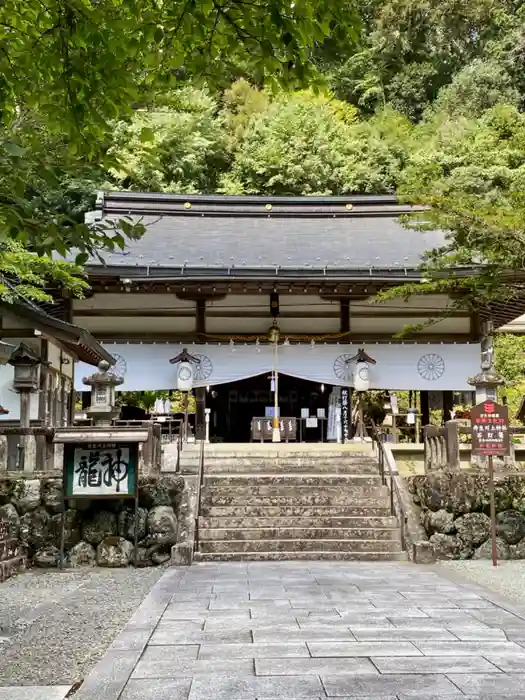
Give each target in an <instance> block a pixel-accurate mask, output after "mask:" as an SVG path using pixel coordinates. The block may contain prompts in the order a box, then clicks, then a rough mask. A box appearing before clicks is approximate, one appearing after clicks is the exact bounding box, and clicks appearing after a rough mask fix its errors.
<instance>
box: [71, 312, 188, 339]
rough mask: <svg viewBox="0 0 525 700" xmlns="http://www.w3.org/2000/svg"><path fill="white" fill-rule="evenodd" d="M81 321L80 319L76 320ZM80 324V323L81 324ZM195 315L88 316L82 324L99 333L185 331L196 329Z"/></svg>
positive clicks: (95, 333)
mask: <svg viewBox="0 0 525 700" xmlns="http://www.w3.org/2000/svg"><path fill="white" fill-rule="evenodd" d="M76 322H77V323H79V320H78V319H77V321H76ZM79 325H80V324H79ZM195 325H196V321H195V317H193V316H174V317H166V316H159V317H157V316H149V317H148V316H141V317H140V318H135V317H133V316H127V317H126V316H121V317H118V318H115V317H110V316H89V317H88V316H86V317H85V318H82V326H83V327H84V328H86V329H87V330H88V331H90V332H91V333H93V335H95V336H96V335H97V333H112V332H114V333H130V334H131V335H133V334H137V333H141V334H143V335H146V334H147V333H184V332H186V331H188V332H193V331H195Z"/></svg>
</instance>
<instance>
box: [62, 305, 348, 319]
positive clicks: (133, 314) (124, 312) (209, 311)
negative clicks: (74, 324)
mask: <svg viewBox="0 0 525 700" xmlns="http://www.w3.org/2000/svg"><path fill="white" fill-rule="evenodd" d="M198 303H200V302H197V304H198ZM203 303H205V302H204V301H203ZM197 313H198V307H197V309H196V310H193V309H85V310H84V309H79V310H78V311H75V313H74V318H76V319H81V318H104V317H106V318H110V317H111V318H152V317H155V318H177V317H180V318H182V317H184V318H193V317H194V316H196V314H197ZM205 314H206V317H207V318H267V319H268V322H269V323H270V322H271V317H270V315H269V313H268V309H267V308H260V309H253V308H250V307H249V306H248V307H246V308H245V309H243V308H242V307H238V308H229V307H227V306H225V307H223V308H218V309H215V308H210V307H207V308H206V309H205ZM339 315H340V312H339V310H338V309H337V308H334V309H328V308H326V307H322V308H319V309H316V310H315V311H295V310H293V311H286V310H285V311H281V313H280V314H279V318H339ZM197 318H198V316H197Z"/></svg>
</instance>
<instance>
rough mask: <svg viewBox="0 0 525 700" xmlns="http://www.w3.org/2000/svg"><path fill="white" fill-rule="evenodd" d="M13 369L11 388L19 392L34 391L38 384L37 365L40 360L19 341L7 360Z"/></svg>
mask: <svg viewBox="0 0 525 700" xmlns="http://www.w3.org/2000/svg"><path fill="white" fill-rule="evenodd" d="M8 362H9V364H10V365H12V366H13V367H14V369H15V376H14V379H13V388H14V389H15V390H16V391H18V392H19V393H22V392H31V391H36V390H37V389H38V385H39V367H40V365H41V364H42V360H41V359H40V357H38V355H37V354H36V353H35V352H34V351H33V350H32V349H31V348H30V347H28V346H27V345H26V344H25V343H20V345H18V347H16V348H15V349H14V351H13V352H12V353H11V357H10V358H9V360H8Z"/></svg>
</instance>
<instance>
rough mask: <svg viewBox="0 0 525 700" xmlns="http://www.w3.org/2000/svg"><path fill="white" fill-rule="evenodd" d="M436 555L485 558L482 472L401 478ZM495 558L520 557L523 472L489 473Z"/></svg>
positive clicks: (486, 504) (524, 541) (524, 532)
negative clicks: (492, 478)
mask: <svg viewBox="0 0 525 700" xmlns="http://www.w3.org/2000/svg"><path fill="white" fill-rule="evenodd" d="M407 481H408V487H409V490H410V492H411V493H412V496H413V499H414V503H415V504H416V505H417V506H418V507H419V508H420V519H421V523H422V525H423V527H424V528H425V530H426V532H427V534H428V536H429V538H430V542H431V543H432V546H433V548H434V552H435V555H436V557H437V558H438V559H489V558H490V556H491V541H490V518H489V513H490V497H489V489H488V475H487V474H486V473H480V472H466V471H462V472H458V471H446V470H444V471H436V472H432V473H430V474H427V475H417V476H411V477H408V478H407ZM495 504H496V514H497V516H496V522H497V535H498V538H497V544H498V557H499V558H500V559H525V474H516V473H497V474H496V475H495Z"/></svg>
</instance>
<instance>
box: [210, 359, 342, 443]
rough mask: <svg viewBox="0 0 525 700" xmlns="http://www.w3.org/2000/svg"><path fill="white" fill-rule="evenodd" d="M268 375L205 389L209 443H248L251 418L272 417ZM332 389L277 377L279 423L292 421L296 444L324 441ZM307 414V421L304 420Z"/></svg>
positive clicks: (315, 383)
mask: <svg viewBox="0 0 525 700" xmlns="http://www.w3.org/2000/svg"><path fill="white" fill-rule="evenodd" d="M272 388H273V384H272V377H271V373H264V374H260V375H258V376H256V377H250V378H249V379H242V380H240V381H236V382H230V383H228V384H219V385H216V386H213V387H209V388H208V389H207V394H206V407H207V408H209V409H210V441H211V442H250V441H251V440H252V439H253V437H254V436H253V432H252V427H253V425H252V422H253V419H254V418H260V419H264V418H266V419H270V420H271V417H272V416H273V404H274V394H273V390H272ZM331 390H332V387H331V386H328V385H325V384H319V383H317V382H312V381H308V380H306V379H297V378H296V377H290V376H288V375H285V374H279V409H280V411H279V412H280V417H281V419H283V420H284V419H286V418H295V419H296V420H295V425H296V429H295V431H294V433H295V435H294V438H292V439H295V440H296V441H297V442H300V441H301V442H324V441H326V440H327V428H328V420H327V419H328V403H329V397H330V392H331ZM307 414H308V417H307Z"/></svg>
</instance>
